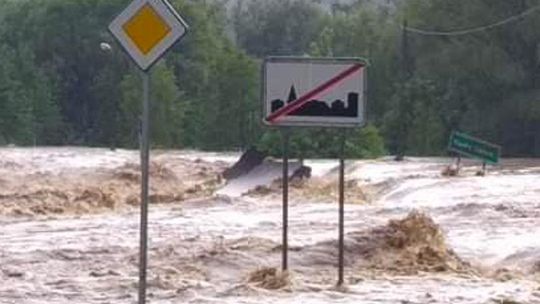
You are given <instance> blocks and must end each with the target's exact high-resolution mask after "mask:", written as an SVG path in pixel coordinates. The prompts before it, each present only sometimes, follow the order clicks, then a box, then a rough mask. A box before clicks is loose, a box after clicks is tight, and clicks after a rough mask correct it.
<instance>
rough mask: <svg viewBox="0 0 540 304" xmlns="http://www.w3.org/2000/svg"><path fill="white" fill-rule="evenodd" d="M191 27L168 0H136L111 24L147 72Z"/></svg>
mask: <svg viewBox="0 0 540 304" xmlns="http://www.w3.org/2000/svg"><path fill="white" fill-rule="evenodd" d="M187 28H188V26H187V24H186V23H185V22H184V20H182V18H181V17H180V15H179V14H178V13H177V12H176V11H175V10H174V8H173V7H172V6H171V5H170V3H168V2H167V0H134V1H133V2H131V4H129V5H128V7H127V8H126V9H125V10H124V11H122V13H120V15H118V17H116V18H115V19H114V21H113V22H112V23H111V24H110V25H109V31H110V32H111V33H112V34H113V36H114V37H115V38H116V39H117V40H118V42H120V44H121V45H122V47H123V48H124V49H125V50H126V51H127V53H128V54H129V56H130V57H131V58H132V59H133V61H135V63H136V64H137V65H138V66H139V67H140V68H141V69H142V70H143V71H146V70H148V69H149V68H150V67H151V66H152V65H153V64H154V63H155V62H156V61H158V60H159V58H160V57H161V56H162V55H163V54H165V52H166V51H167V50H168V49H169V48H170V47H172V46H173V45H174V43H175V42H177V41H178V40H180V38H182V36H184V34H185V33H186V31H187Z"/></svg>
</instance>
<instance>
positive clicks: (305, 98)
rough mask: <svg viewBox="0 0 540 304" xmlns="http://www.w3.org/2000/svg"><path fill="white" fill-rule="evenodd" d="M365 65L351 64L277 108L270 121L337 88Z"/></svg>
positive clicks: (269, 118) (269, 117)
mask: <svg viewBox="0 0 540 304" xmlns="http://www.w3.org/2000/svg"><path fill="white" fill-rule="evenodd" d="M363 67H364V65H363V64H361V63H357V64H354V65H353V66H351V67H350V68H348V69H346V70H345V71H343V72H341V73H339V74H338V75H337V76H335V77H334V78H332V79H330V80H328V81H327V82H325V83H323V84H322V85H320V86H318V87H316V88H315V89H313V90H311V91H310V92H308V93H306V94H304V95H302V96H301V97H300V98H298V99H297V100H295V101H293V102H291V103H289V104H287V105H286V106H285V107H283V108H281V109H279V110H277V111H276V112H274V113H272V114H271V115H270V116H268V117H267V118H266V120H267V121H268V122H275V121H276V120H278V119H280V118H282V117H284V116H287V115H289V114H290V113H292V112H294V111H296V110H298V109H299V108H301V107H302V106H303V105H305V104H306V103H308V102H310V101H311V100H313V99H314V98H316V97H318V96H320V95H321V94H323V93H326V92H328V91H330V90H332V89H333V88H335V87H336V86H337V85H338V84H339V83H340V82H342V81H344V80H346V79H348V78H349V77H351V76H352V75H353V74H354V73H356V72H358V71H360V70H361V69H362V68H363Z"/></svg>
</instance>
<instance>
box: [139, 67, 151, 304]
mask: <svg viewBox="0 0 540 304" xmlns="http://www.w3.org/2000/svg"><path fill="white" fill-rule="evenodd" d="M142 77H143V113H142V130H141V133H142V134H141V135H142V136H141V223H140V225H141V227H140V234H141V235H140V247H139V248H140V249H139V250H140V257H139V304H145V303H146V269H147V255H148V164H149V160H150V143H149V141H150V138H149V130H150V71H145V72H143V73H142Z"/></svg>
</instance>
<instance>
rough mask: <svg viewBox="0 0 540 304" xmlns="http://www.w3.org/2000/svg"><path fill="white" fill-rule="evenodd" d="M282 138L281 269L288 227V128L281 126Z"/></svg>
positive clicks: (285, 258)
mask: <svg viewBox="0 0 540 304" xmlns="http://www.w3.org/2000/svg"><path fill="white" fill-rule="evenodd" d="M281 134H282V137H283V138H282V140H283V176H282V183H283V184H282V188H283V245H282V262H281V263H282V264H281V269H282V270H283V271H287V269H288V267H289V266H288V251H289V245H288V229H289V130H288V129H287V128H283V129H282V130H281Z"/></svg>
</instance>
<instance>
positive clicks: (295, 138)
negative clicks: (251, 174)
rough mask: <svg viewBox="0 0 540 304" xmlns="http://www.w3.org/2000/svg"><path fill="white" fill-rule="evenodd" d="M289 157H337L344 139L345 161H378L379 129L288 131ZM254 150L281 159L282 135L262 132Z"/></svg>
mask: <svg viewBox="0 0 540 304" xmlns="http://www.w3.org/2000/svg"><path fill="white" fill-rule="evenodd" d="M287 131H288V132H289V134H290V135H289V136H290V139H289V140H290V141H289V155H290V157H296V158H301V159H305V158H337V157H339V156H340V151H341V141H342V138H343V136H345V139H346V141H345V146H344V148H345V151H344V152H345V156H346V157H347V158H355V159H358V158H377V157H380V156H382V155H384V153H385V148H384V139H383V138H382V137H381V135H380V133H379V131H378V129H377V128H376V127H375V126H373V125H368V126H367V127H365V128H362V129H359V130H348V129H338V130H336V129H333V130H332V129H289V130H287ZM257 148H258V149H259V150H260V151H264V152H265V153H268V154H269V155H272V156H274V157H280V156H282V152H283V136H282V134H280V132H278V131H276V130H271V131H268V132H265V133H264V135H263V136H262V138H261V140H260V142H259V145H258V146H257Z"/></svg>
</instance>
